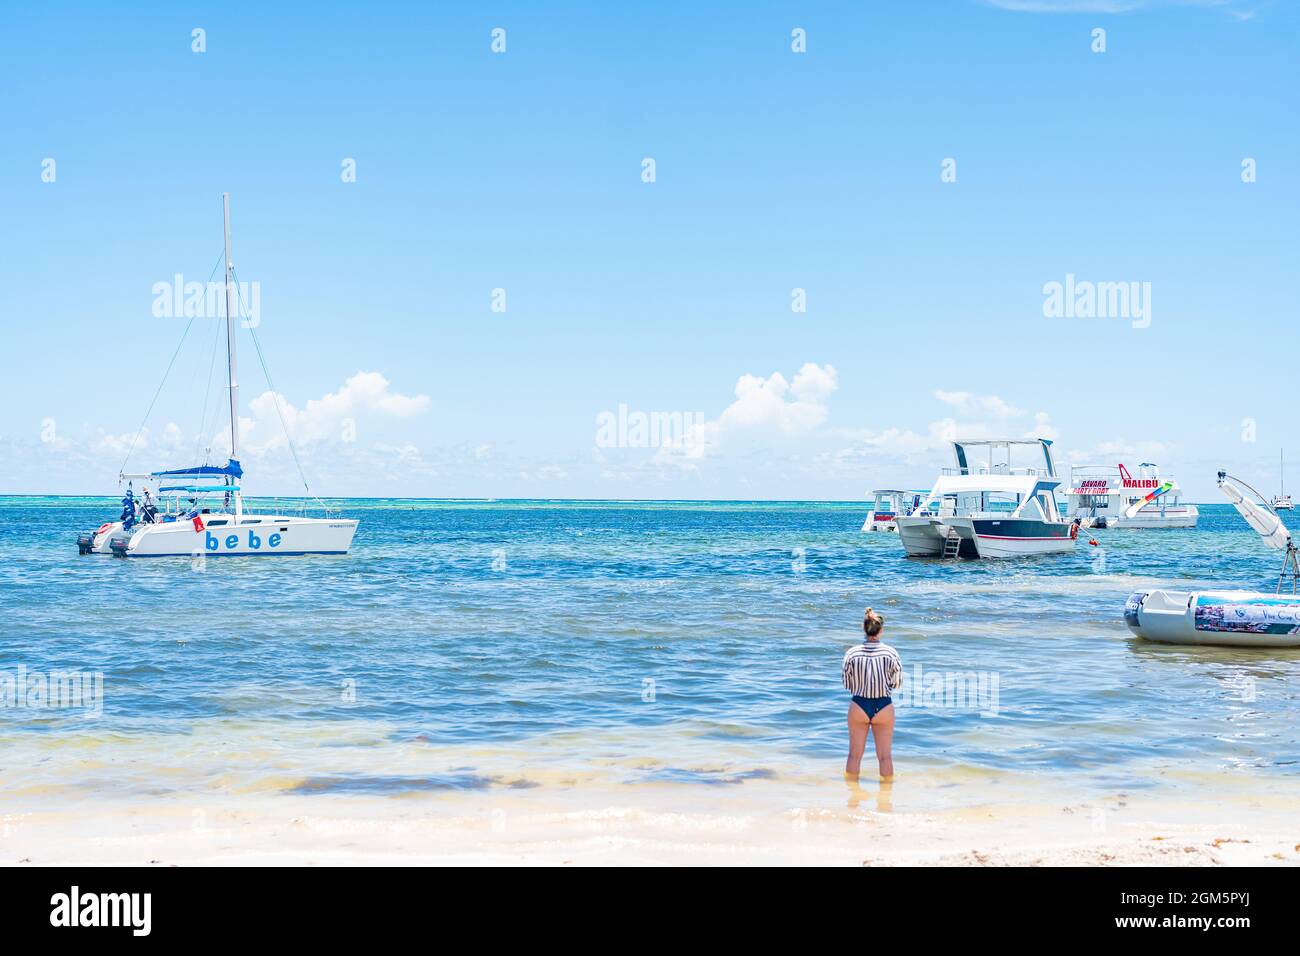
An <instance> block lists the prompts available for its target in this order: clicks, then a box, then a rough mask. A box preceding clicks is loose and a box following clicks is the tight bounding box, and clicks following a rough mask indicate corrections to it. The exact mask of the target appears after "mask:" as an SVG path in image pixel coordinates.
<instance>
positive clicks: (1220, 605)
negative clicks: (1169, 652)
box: [1124, 590, 1300, 648]
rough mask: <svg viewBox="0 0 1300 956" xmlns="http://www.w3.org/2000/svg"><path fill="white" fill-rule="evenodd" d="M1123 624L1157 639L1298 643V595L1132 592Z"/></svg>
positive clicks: (1248, 644) (1223, 644) (1233, 643)
mask: <svg viewBox="0 0 1300 956" xmlns="http://www.w3.org/2000/svg"><path fill="white" fill-rule="evenodd" d="M1124 623H1125V624H1127V625H1128V627H1129V630H1131V631H1132V632H1133V633H1134V634H1136V635H1137V636H1138V637H1141V638H1143V639H1144V640H1148V641H1155V642H1157V643H1161V644H1186V645H1197V646H1218V647H1260V648H1270V647H1300V595H1294V596H1292V595H1286V596H1284V595H1279V594H1260V593H1258V592H1255V591H1164V590H1156V591H1138V592H1137V593H1135V594H1133V595H1132V596H1130V597H1129V599H1128V601H1127V602H1126V603H1125V605H1124Z"/></svg>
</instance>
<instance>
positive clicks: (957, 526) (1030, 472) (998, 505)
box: [896, 438, 1078, 558]
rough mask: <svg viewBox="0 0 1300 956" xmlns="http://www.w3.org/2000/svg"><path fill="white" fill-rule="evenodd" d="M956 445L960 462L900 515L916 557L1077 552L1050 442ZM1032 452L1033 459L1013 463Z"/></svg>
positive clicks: (902, 536) (900, 527) (906, 545)
mask: <svg viewBox="0 0 1300 956" xmlns="http://www.w3.org/2000/svg"><path fill="white" fill-rule="evenodd" d="M952 445H953V455H954V457H955V459H956V467H955V468H945V469H943V471H942V472H941V473H940V475H939V477H938V479H937V480H936V481H935V483H934V487H933V488H931V489H930V491H929V493H928V494H927V495H925V497H924V500H923V501H922V502H921V504H920V506H919V507H917V508H916V509H914V510H913V511H912V512H911V513H910V514H908V515H900V516H899V517H898V518H897V519H896V524H897V526H898V536H899V539H900V540H901V541H902V542H903V548H904V549H905V550H906V551H907V554H908V555H909V556H910V557H948V558H953V557H967V558H1011V557H1023V556H1025V555H1033V554H1057V553H1061V552H1065V551H1070V550H1073V548H1074V542H1075V537H1076V535H1077V534H1078V526H1077V525H1076V524H1074V523H1072V522H1070V521H1066V520H1065V519H1063V518H1062V517H1061V515H1060V512H1059V511H1058V509H1057V503H1056V489H1057V487H1058V486H1059V485H1060V484H1061V482H1060V479H1058V478H1057V477H1056V468H1055V465H1054V464H1053V463H1052V448H1051V446H1052V443H1051V441H1049V440H1048V439H1046V438H1037V439H1032V440H1001V441H960V440H959V441H954V442H953V443H952ZM985 453H987V458H985V457H984V454H985ZM1026 453H1028V459H1029V463H1028V464H1018V463H1017V462H1016V461H1014V460H1013V455H1018V456H1021V457H1024V456H1025V455H1026ZM977 455H979V456H980V460H976V456H977Z"/></svg>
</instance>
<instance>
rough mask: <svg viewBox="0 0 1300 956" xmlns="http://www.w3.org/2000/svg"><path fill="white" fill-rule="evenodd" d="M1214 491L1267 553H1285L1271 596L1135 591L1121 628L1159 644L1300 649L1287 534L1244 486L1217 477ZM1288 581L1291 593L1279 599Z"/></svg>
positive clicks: (1295, 571)
mask: <svg viewBox="0 0 1300 956" xmlns="http://www.w3.org/2000/svg"><path fill="white" fill-rule="evenodd" d="M1238 486H1240V487H1238ZM1219 489H1220V490H1221V491H1222V492H1223V493H1224V495H1225V496H1226V497H1227V499H1228V500H1229V501H1230V502H1232V505H1233V507H1234V508H1236V509H1237V511H1238V512H1239V513H1240V514H1241V516H1242V517H1243V518H1245V519H1246V521H1247V522H1248V523H1249V524H1250V526H1251V527H1252V528H1254V529H1255V531H1256V532H1257V533H1258V534H1259V536H1260V537H1261V538H1263V539H1264V542H1265V543H1266V544H1267V545H1268V546H1269V547H1271V548H1275V549H1277V550H1279V551H1282V552H1284V557H1283V560H1282V573H1281V574H1280V575H1279V576H1278V582H1277V591H1276V593H1274V594H1261V593H1259V592H1257V591H1231V590H1222V591H1220V590H1209V591H1167V590H1163V589H1157V590H1153V591H1138V592H1137V593H1135V594H1133V595H1131V596H1130V597H1129V599H1128V601H1126V602H1125V604H1124V623H1126V624H1127V625H1128V626H1129V629H1130V630H1132V631H1133V633H1134V634H1136V635H1138V636H1139V637H1141V638H1144V639H1146V640H1148V641H1157V642H1160V643H1163V644H1198V645H1200V644H1208V645H1216V646H1225V647H1260V648H1273V647H1300V593H1297V580H1298V579H1300V563H1297V560H1296V547H1295V544H1294V543H1293V542H1292V540H1291V532H1290V531H1288V530H1287V527H1286V525H1285V524H1283V523H1282V519H1281V518H1280V517H1278V515H1277V512H1275V511H1274V510H1273V509H1272V508H1271V507H1270V506H1269V505H1267V504H1265V503H1264V501H1263V498H1262V497H1261V496H1260V494H1259V492H1257V491H1255V489H1253V488H1251V487H1250V486H1249V485H1247V484H1246V483H1245V482H1243V481H1239V480H1238V479H1235V478H1231V477H1230V476H1228V475H1227V474H1225V473H1224V472H1219ZM1287 581H1290V583H1291V593H1290V594H1283V593H1282V587H1283V585H1284V584H1285V583H1286V582H1287Z"/></svg>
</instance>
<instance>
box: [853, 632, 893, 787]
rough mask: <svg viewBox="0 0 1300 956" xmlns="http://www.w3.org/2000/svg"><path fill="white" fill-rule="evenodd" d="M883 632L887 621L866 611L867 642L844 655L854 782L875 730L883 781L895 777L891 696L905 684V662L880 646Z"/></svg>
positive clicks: (887, 646)
mask: <svg viewBox="0 0 1300 956" xmlns="http://www.w3.org/2000/svg"><path fill="white" fill-rule="evenodd" d="M884 629H885V619H884V618H883V617H881V616H880V615H879V614H877V613H876V612H875V611H873V610H871V608H867V610H866V613H865V614H864V615H863V616H862V631H863V633H864V634H866V640H865V641H863V642H862V643H861V644H858V645H857V646H856V647H850V648H849V650H848V652H847V653H846V654H845V655H844V686H845V687H846V688H847V689H848V691H849V693H850V694H852V695H853V697H852V698H851V699H850V701H849V759H848V762H847V763H846V764H845V765H844V773H845V775H846V776H848V777H851V778H852V779H854V780H856V779H857V778H858V774H859V773H860V772H861V769H862V752H863V751H864V750H866V749H867V735H868V734H870V733H872V732H873V731H874V735H875V738H876V760H877V762H879V764H880V779H881V780H892V779H893V776H894V755H893V743H894V701H893V699H892V698H891V697H890V696H889V695H890V694H891V693H892V692H893V691H895V690H897V689H898V688H899V687H901V686H902V685H903V662H902V660H900V659H899V656H898V651H896V650H894V649H893V648H892V647H890V646H889V645H888V644H882V643H880V633H881V632H882V631H883V630H884Z"/></svg>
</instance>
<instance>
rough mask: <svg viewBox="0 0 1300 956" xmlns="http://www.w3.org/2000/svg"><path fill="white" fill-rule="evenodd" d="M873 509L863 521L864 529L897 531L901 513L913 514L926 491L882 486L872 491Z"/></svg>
mask: <svg viewBox="0 0 1300 956" xmlns="http://www.w3.org/2000/svg"><path fill="white" fill-rule="evenodd" d="M871 497H872V505H871V510H870V511H869V512H867V520H866V521H864V522H863V523H862V530H863V531H897V530H898V522H897V520H896V519H897V518H898V516H899V515H905V514H911V513H912V512H913V511H915V510H916V509H917V508H919V507H920V506H921V501H922V499H923V498H924V497H925V491H924V490H922V491H901V490H899V489H897V488H880V489H877V490H876V491H873V492H872V493H871Z"/></svg>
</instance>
